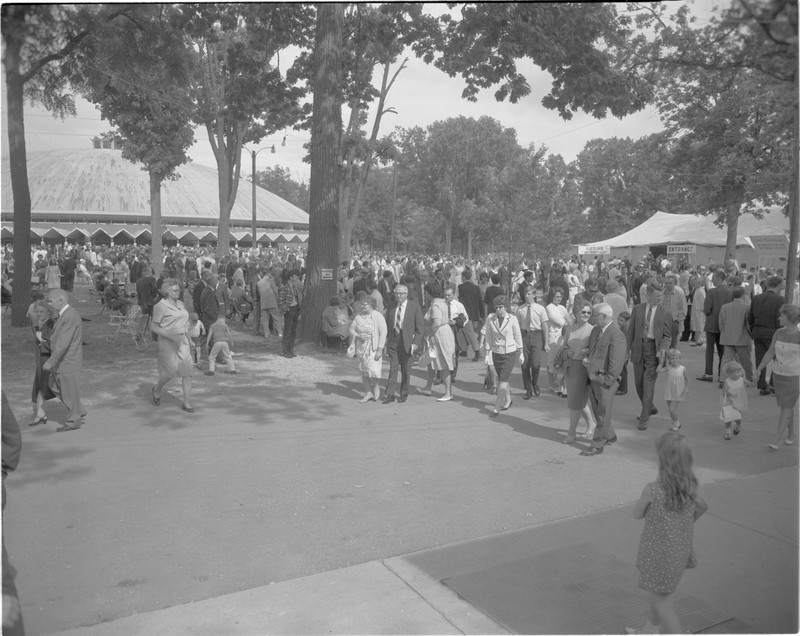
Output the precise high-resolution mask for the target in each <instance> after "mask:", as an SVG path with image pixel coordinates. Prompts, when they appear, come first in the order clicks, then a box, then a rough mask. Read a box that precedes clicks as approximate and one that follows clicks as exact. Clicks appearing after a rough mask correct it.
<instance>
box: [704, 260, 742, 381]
mask: <svg viewBox="0 0 800 636" xmlns="http://www.w3.org/2000/svg"><path fill="white" fill-rule="evenodd" d="M711 280H712V282H713V283H714V289H709V290H708V293H707V294H706V302H705V305H703V313H704V314H705V315H706V327H705V330H706V369H705V373H704V374H703V375H701V376H700V377H699V378H697V379H698V380H702V381H703V382H713V381H714V375H713V373H714V348H715V347H716V349H717V357H718V358H719V361H718V362H717V377H718V378H719V380H720V382H721V381H722V377H721V376H720V368H721V366H722V356H723V354H724V348H723V346H722V345H721V344H720V341H719V310H720V309H722V305H726V304H728V303H729V302H731V301H732V300H733V292H732V291H731V288H730V287H729V286H728V285H726V284H725V273H724V272H723V271H722V270H719V271H717V272H714V276H713V277H712V279H711Z"/></svg>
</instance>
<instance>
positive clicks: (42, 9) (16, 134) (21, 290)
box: [1, 4, 130, 327]
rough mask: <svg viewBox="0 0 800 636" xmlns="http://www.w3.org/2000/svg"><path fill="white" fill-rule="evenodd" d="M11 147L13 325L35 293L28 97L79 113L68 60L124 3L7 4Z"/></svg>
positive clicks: (57, 111)
mask: <svg viewBox="0 0 800 636" xmlns="http://www.w3.org/2000/svg"><path fill="white" fill-rule="evenodd" d="M1 10H2V32H3V42H4V44H5V48H4V51H3V68H4V70H5V74H6V108H7V119H8V150H9V160H10V167H11V191H12V194H13V198H14V280H13V283H12V284H13V290H14V294H13V298H12V303H11V324H12V325H14V326H16V327H21V326H24V325H25V321H26V317H25V316H26V311H27V308H28V304H29V303H30V291H31V250H30V236H31V194H30V188H29V186H28V167H27V162H28V159H27V151H26V147H25V115H24V99H25V98H26V97H27V98H28V99H29V100H31V101H32V102H35V103H39V104H41V105H43V106H44V107H45V108H47V110H49V111H50V112H52V113H53V115H55V116H58V117H62V118H63V117H64V116H66V115H74V114H75V104H74V102H73V99H72V96H71V94H70V93H69V91H68V86H67V74H66V73H64V72H62V69H61V65H62V64H64V63H65V61H68V60H69V58H70V56H71V55H73V54H74V53H75V52H76V51H77V50H78V48H79V47H80V46H81V45H82V43H83V41H84V39H85V38H86V37H87V36H88V35H89V34H90V33H92V32H94V31H97V30H98V29H102V28H103V27H104V26H105V25H107V24H108V23H109V22H111V21H113V20H114V19H115V18H116V17H118V16H120V15H124V14H125V13H126V12H128V11H129V10H130V7H127V6H125V5H114V6H108V5H105V6H104V5H55V4H49V5H45V4H42V5H36V4H4V5H3V6H2V9H1Z"/></svg>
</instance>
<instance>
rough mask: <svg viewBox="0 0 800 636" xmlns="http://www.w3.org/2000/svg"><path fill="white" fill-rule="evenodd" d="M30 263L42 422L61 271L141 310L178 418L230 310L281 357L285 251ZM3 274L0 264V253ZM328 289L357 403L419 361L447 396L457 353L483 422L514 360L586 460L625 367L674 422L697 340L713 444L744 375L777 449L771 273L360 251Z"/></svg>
mask: <svg viewBox="0 0 800 636" xmlns="http://www.w3.org/2000/svg"><path fill="white" fill-rule="evenodd" d="M32 257H33V258H32V262H33V268H32V276H33V277H34V279H36V278H38V279H39V281H40V283H41V287H42V288H43V290H44V291H46V292H47V294H48V295H47V298H48V300H47V301H45V300H44V298H43V297H42V296H41V295H40V296H39V297H37V298H36V299H35V301H36V302H35V303H34V305H33V306H32V308H31V311H30V312H29V315H30V318H31V324H32V325H33V327H34V334H35V336H36V341H37V348H38V351H39V356H40V358H39V359H40V360H41V363H40V364H37V373H36V381H35V384H34V393H33V399H32V403H33V410H34V416H33V420H32V422H31V423H32V424H37V423H41V422H43V421H45V420H46V417H45V415H44V412H43V408H42V402H43V400H44V399H47V398H48V397H50V396H52V395H53V394H54V393H53V390H52V387H48V373H47V372H48V371H49V369H48V368H47V366H48V364H50V363H48V362H47V361H45V356H46V355H47V354H48V353H49V352H50V346H51V345H50V343H49V338H48V337H47V336H48V334H49V333H50V331H52V330H54V329H55V326H56V325H57V324H58V321H56V322H55V323H54V324H48V321H51V322H52V321H53V318H54V315H53V311H54V308H55V307H56V305H59V304H60V303H62V302H63V303H64V304H66V305H67V306H68V304H69V303H68V300H69V296H68V292H69V291H71V290H72V289H73V286H74V284H75V280H76V278H77V279H78V280H79V281H81V282H84V283H87V284H90V285H92V286H93V288H94V289H95V291H96V292H97V293H98V294H99V295H100V296H101V297H102V299H103V301H104V302H105V303H106V305H107V306H108V307H109V308H111V309H116V310H117V311H120V312H122V313H123V314H124V313H126V312H127V311H128V310H129V308H130V307H131V306H132V305H134V304H136V305H138V306H139V307H140V308H141V312H142V313H143V314H144V315H145V316H146V317H147V328H148V329H149V331H150V333H151V334H152V337H153V339H156V340H158V343H159V344H158V348H159V362H158V380H157V382H156V383H155V385H154V387H153V391H152V401H153V402H154V403H155V404H157V405H158V404H160V396H161V390H162V389H163V387H164V386H165V384H166V383H167V382H169V381H170V380H171V379H172V378H175V377H179V378H181V382H182V384H183V394H184V399H183V404H182V408H183V409H184V410H186V411H188V412H193V410H194V408H193V406H192V402H191V387H192V380H191V378H192V376H193V374H194V373H195V371H196V369H198V368H199V366H200V361H201V352H202V351H206V352H207V353H206V355H207V358H208V370H207V371H206V374H207V375H214V373H215V372H216V363H217V361H218V363H219V364H222V365H227V366H228V370H229V371H230V372H235V363H234V360H233V356H232V349H233V336H232V331H231V329H230V327H229V324H228V322H229V321H230V320H232V319H238V320H241V322H242V324H243V325H244V327H245V328H248V329H250V330H252V332H253V333H256V334H259V335H261V334H263V336H264V337H265V338H267V339H269V338H273V337H277V338H278V339H280V342H281V344H282V347H281V349H282V351H281V355H283V356H284V357H287V358H292V357H295V355H296V354H295V353H294V342H295V338H296V333H297V325H298V321H299V316H300V307H301V305H302V302H303V291H304V287H303V284H304V277H305V268H304V252H303V249H302V248H295V249H292V250H288V249H271V248H270V249H266V248H260V249H258V250H248V251H243V250H238V249H231V250H230V253H229V255H227V256H226V257H224V258H222V259H220V260H219V262H217V258H216V256H215V255H214V253H213V252H212V251H211V249H210V248H195V247H184V246H176V247H173V248H168V249H167V250H166V252H165V257H164V262H163V264H162V267H161V274H160V276H159V277H158V278H156V277H155V275H154V271H153V270H154V268H153V266H152V264H151V263H150V262H149V250H148V248H146V247H143V246H136V245H129V246H116V247H100V248H92V247H91V246H80V245H75V246H66V247H65V248H64V249H58V250H56V251H55V252H53V251H52V250H47V249H44V248H36V247H35V248H33V250H32ZM3 273H4V275H7V276H10V275H11V274H13V258H9V255H8V254H5V255H4V259H3ZM475 281H477V282H475ZM337 287H338V290H337V291H338V293H337V295H336V296H335V297H333V298H331V301H330V304H329V306H328V307H326V308H325V310H324V311H323V312H322V315H321V316H320V324H321V331H322V334H321V336H322V338H323V339H324V342H325V343H326V344H327V345H331V343H332V344H333V346H334V347H336V348H337V349H338V350H339V351H340V352H341V353H342V354H344V353H345V352H346V353H347V355H348V356H350V357H352V358H354V359H355V365H356V366H357V369H358V372H359V373H360V375H361V377H362V380H363V383H364V395H363V397H362V398H361V401H362V402H368V401H379V402H381V403H383V404H388V403H391V402H393V401H397V402H398V403H403V402H405V401H406V400H407V399H408V397H409V393H410V386H411V369H412V367H413V366H414V365H419V366H422V367H424V368H425V369H426V374H425V377H426V379H425V384H424V385H423V386H422V387H418V388H417V391H418V392H419V393H420V394H422V395H426V396H427V395H432V394H433V391H434V387H435V386H438V385H441V386H442V389H443V393H442V395H440V396H437V399H438V400H439V401H442V402H447V401H451V400H452V399H453V386H454V384H455V382H456V378H457V373H458V366H459V363H460V362H462V363H463V362H468V361H470V360H471V361H472V362H475V363H482V364H483V365H485V371H486V372H485V382H484V388H485V389H486V390H487V391H490V392H491V393H492V394H493V395H495V404H494V407H493V408H492V409H491V413H490V415H491V416H492V417H496V416H498V415H499V414H500V412H502V411H506V410H508V409H509V408H510V407H511V406H512V403H513V399H512V386H511V377H512V372H513V370H514V369H515V367H516V364H517V361H519V364H520V366H521V371H522V387H521V388H522V390H523V391H524V394H523V396H522V397H523V399H524V400H530V399H532V398H536V397H539V396H540V395H541V392H542V388H544V389H545V390H548V391H550V392H552V393H554V394H555V395H557V396H560V397H563V398H566V400H567V402H566V406H567V408H568V410H569V425H568V427H567V431H566V435H565V438H564V442H565V443H572V442H573V441H575V439H576V438H577V437H578V433H577V428H578V425H579V424H580V421H581V419H583V420H584V422H585V424H586V428H585V431H584V432H583V433H582V434H581V435H580V437H582V438H583V439H585V440H587V441H588V440H590V441H591V447H590V448H589V449H588V450H587V451H584V453H583V454H586V455H596V454H600V453H602V452H603V450H604V448H605V447H606V445H607V444H610V443H613V442H614V441H615V440H616V434H615V432H614V428H613V424H612V418H611V411H612V408H613V399H614V396H615V395H620V394H624V393H626V392H627V390H628V377H627V375H628V365H629V364H630V365H632V367H633V384H634V387H635V390H636V393H637V396H638V397H639V401H640V403H641V410H640V413H639V415H638V416H637V425H638V428H639V429H640V430H646V429H647V427H648V425H649V420H650V417H651V416H652V415H654V414H655V413H656V412H657V409H656V407H655V406H654V404H653V402H654V395H655V387H656V382H657V378H658V377H659V373H662V374H663V376H664V377H665V378H666V390H665V399H666V401H667V403H668V408H669V412H670V413H669V414H670V418H671V420H672V430H673V431H675V432H677V431H679V430H681V426H682V423H681V420H680V416H679V410H680V408H679V405H680V402H681V401H683V399H684V397H685V395H686V392H687V389H688V386H689V383H690V378H689V374H688V372H687V370H686V369H685V367H684V366H683V365H682V364H681V352H680V346H681V345H682V343H685V346H691V347H705V368H704V369H703V373H702V374H700V375H699V376H698V377H697V380H698V381H700V382H718V383H719V387H720V390H721V392H722V397H721V398H720V405H721V414H720V418H721V419H722V420H723V421H724V422H725V424H726V427H725V431H724V434H723V435H724V437H725V438H726V439H731V435H736V434H738V432H739V431H740V429H741V422H742V417H743V413H744V411H745V410H746V409H747V391H746V388H747V387H749V386H751V385H753V384H756V388H757V390H758V392H759V394H760V395H761V396H768V395H772V394H775V395H777V399H778V403H779V406H780V409H781V414H780V417H779V421H780V422H781V424H780V426H779V430H778V432H777V433H776V436H775V438H774V439H773V440H772V441H771V443H770V445H769V448H772V449H777V448H778V447H779V446H780V444H781V443H787V444H791V443H793V442H794V439H795V431H794V422H793V420H792V408H793V406H794V404H795V403H796V401H797V390H796V389H797V384H798V383H797V382H796V381H795V380H796V379H797V377H796V376H798V375H800V368H799V367H798V365H800V354H798V350H800V342H798V341H797V324H798V312H797V308H796V307H797V306H796V304H795V305H792V304H784V302H783V301H784V296H783V292H784V281H783V280H782V279H781V278H780V277H779V276H776V275H775V273H774V272H772V271H769V270H764V269H759V270H756V269H755V268H750V269H748V268H747V267H746V266H745V265H742V266H738V265H737V264H735V263H729V264H728V266H727V268H724V267H718V266H714V265H709V266H704V265H702V264H698V265H692V264H690V263H688V262H684V261H679V262H677V263H674V262H672V261H669V260H667V259H659V258H648V259H645V260H643V261H640V262H637V263H632V262H630V261H628V260H626V259H616V258H611V259H609V258H605V257H603V256H597V257H591V258H584V257H579V256H577V255H574V256H572V257H571V258H569V259H564V260H555V261H554V260H550V261H539V262H532V261H526V260H522V261H520V262H517V263H511V262H510V261H509V259H508V258H507V257H500V256H497V255H486V256H484V257H481V258H475V259H469V260H467V259H464V258H459V257H455V258H451V257H449V256H448V255H443V256H442V255H440V256H433V255H398V254H395V255H387V254H380V255H379V254H375V253H369V254H354V255H353V258H352V259H351V260H350V261H349V262H345V263H342V264H341V266H340V268H339V270H338V276H337ZM128 290H131V291H128ZM53 292H64V294H63V295H62V294H61V293H59V294H55V295H53ZM62 297H63V298H64V299H65V300H63V301H62V300H60V299H61V298H62ZM51 298H52V300H51ZM48 302H49V303H50V304H49V305H48ZM62 306H63V305H62ZM62 322H63V321H62ZM73 322H74V321H73ZM78 327H80V325H78ZM50 335H52V334H50ZM71 337H72V338H73V340H74V339H75V337H76V336H75V334H74V333H73V334H72V335H71ZM59 350H60V349H59ZM715 353H716V367H715V366H714V360H715ZM49 355H50V356H52V353H49ZM384 359H386V360H387V361H388V362H389V364H388V369H385V368H384ZM465 359H466V360H465ZM770 363H771V365H770V368H771V369H772V373H770V374H769V375H767V369H768V365H769V364H770ZM56 366H57V365H56ZM715 370H716V376H715V375H714V373H715ZM398 374H399V375H400V382H399V385H398V382H397V376H398ZM739 376H741V377H739ZM540 377H541V378H543V379H544V382H543V383H541V382H540ZM787 378H788V379H787ZM68 382H69V381H68ZM51 383H52V382H51ZM542 384H544V385H545V386H544V387H543V386H542ZM381 388H383V394H382V395H381ZM67 392H68V393H69V392H73V393H74V389H73V388H68V389H67ZM73 403H76V404H77V406H74V407H73V408H71V411H70V418H71V419H69V420H68V422H67V423H66V425H67V426H70V427H73V428H77V427H79V426H80V422H81V421H82V419H81V418H82V414H81V412H80V409H81V407H80V402H79V399H78V400H77V401H76V400H75V399H74V398H73ZM76 409H77V410H76ZM73 428H70V429H69V430H73Z"/></svg>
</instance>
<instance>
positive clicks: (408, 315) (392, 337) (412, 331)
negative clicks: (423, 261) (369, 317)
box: [383, 285, 424, 404]
mask: <svg viewBox="0 0 800 636" xmlns="http://www.w3.org/2000/svg"><path fill="white" fill-rule="evenodd" d="M394 296H395V298H396V299H397V301H396V302H394V303H392V304H391V305H389V309H388V310H387V311H386V327H387V336H386V348H387V350H388V352H389V376H388V380H387V382H386V394H385V395H384V397H383V404H389V403H391V402H394V400H395V390H396V388H397V371H398V370H399V371H400V397H399V398H398V400H397V401H398V402H400V403H402V402H405V401H406V399H407V398H408V385H409V380H410V378H411V358H412V356H413V355H414V352H415V351H416V350H417V349H419V347H420V346H421V345H422V332H423V330H424V323H423V320H422V309H421V308H420V306H419V305H418V304H417V303H415V302H414V301H413V300H408V287H406V286H405V285H395V288H394Z"/></svg>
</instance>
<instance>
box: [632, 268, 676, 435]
mask: <svg viewBox="0 0 800 636" xmlns="http://www.w3.org/2000/svg"><path fill="white" fill-rule="evenodd" d="M645 293H646V302H643V303H640V304H638V305H635V306H634V307H633V311H632V312H631V321H630V324H629V325H628V334H627V346H628V351H630V356H631V357H630V359H631V362H632V363H633V377H634V382H635V384H636V394H637V395H638V396H639V400H640V401H641V403H642V412H641V414H640V415H639V417H637V418H636V419H638V420H639V424H638V428H639V430H640V431H643V430H645V429H646V428H647V422H648V420H649V419H650V416H651V415H655V414H656V412H657V411H656V409H655V407H653V393H654V392H655V387H656V377H657V376H658V364H659V362H660V361H661V359H663V358H664V356H665V355H666V354H667V350H668V349H669V343H670V341H671V340H672V335H671V333H672V317H671V316H670V314H669V312H668V311H667V310H666V309H665V308H664V307H663V306H662V305H661V301H662V300H663V298H664V289H663V287H662V286H661V284H660V283H657V282H653V283H650V284H648V285H647V291H646V292H645Z"/></svg>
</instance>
